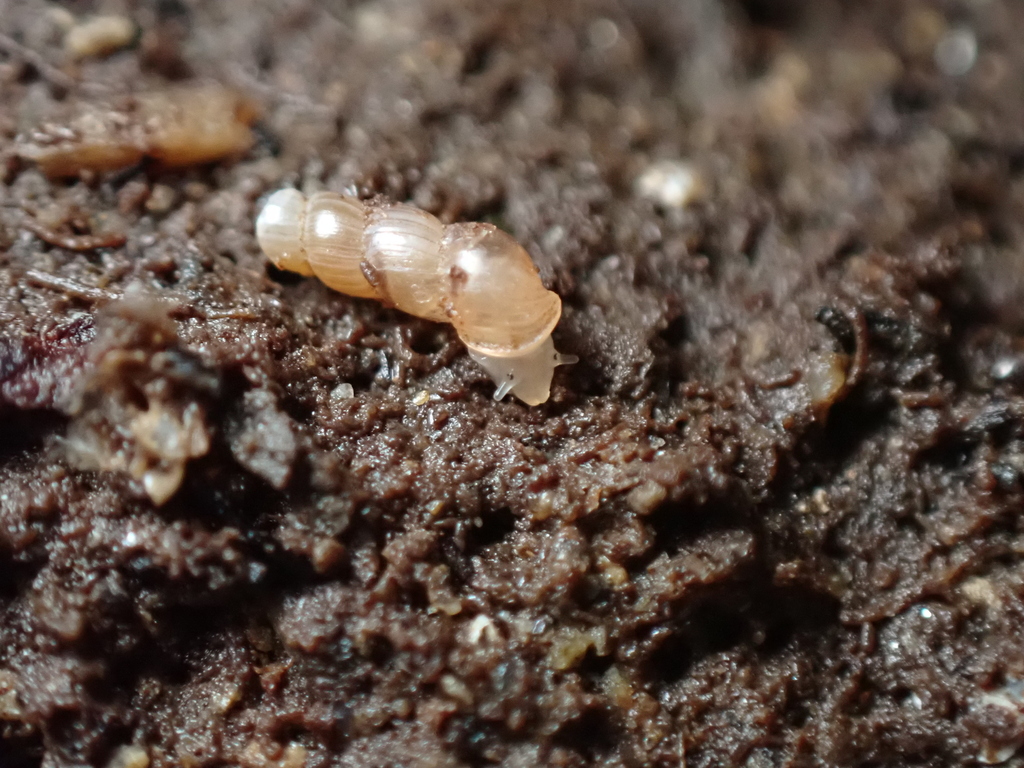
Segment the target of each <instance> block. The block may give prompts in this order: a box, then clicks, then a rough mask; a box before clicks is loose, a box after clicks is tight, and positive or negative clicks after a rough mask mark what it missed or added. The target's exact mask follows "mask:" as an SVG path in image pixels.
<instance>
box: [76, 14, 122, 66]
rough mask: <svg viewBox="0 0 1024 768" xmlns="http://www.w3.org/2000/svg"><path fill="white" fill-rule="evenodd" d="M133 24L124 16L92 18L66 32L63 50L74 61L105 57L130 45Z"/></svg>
mask: <svg viewBox="0 0 1024 768" xmlns="http://www.w3.org/2000/svg"><path fill="white" fill-rule="evenodd" d="M135 32H136V27H135V22H134V21H132V20H131V19H129V18H127V17H125V16H93V17H92V18H90V19H86V20H85V21H83V22H81V23H80V24H76V25H75V26H73V27H72V28H71V29H69V30H68V32H67V34H66V35H65V36H64V50H66V51H67V52H68V53H69V54H71V56H72V58H75V59H86V58H90V57H96V56H106V55H107V54H110V53H113V52H114V51H118V50H120V49H121V48H124V47H126V46H128V45H129V44H131V42H132V40H134V39H135Z"/></svg>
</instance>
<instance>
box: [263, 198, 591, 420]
mask: <svg viewBox="0 0 1024 768" xmlns="http://www.w3.org/2000/svg"><path fill="white" fill-rule="evenodd" d="M256 238H257V240H258V241H259V244H260V247H261V248H262V249H263V252H264V253H265V254H266V255H267V257H268V258H269V259H270V260H271V261H272V262H273V263H274V264H275V265H276V266H277V267H279V268H280V269H285V270H289V271H292V272H298V273H300V274H303V275H315V276H316V277H318V278H319V279H320V280H321V281H322V282H323V283H325V284H326V285H327V286H328V287H330V288H333V289H334V290H336V291H340V292H341V293H344V294H347V295H349V296H357V297H361V298H370V299H376V300H378V301H381V302H384V303H385V304H387V305H389V306H394V307H397V308H398V309H401V310H402V311H404V312H408V313H409V314H410V315H415V316H416V317H422V318H425V319H427V320H433V321H435V322H440V323H451V324H452V326H454V328H455V332H456V333H457V334H458V336H459V338H460V339H461V340H462V342H463V343H464V344H465V345H466V348H467V349H468V350H469V354H470V357H472V358H473V360H475V361H476V362H477V363H478V364H479V365H480V367H482V368H483V369H484V370H485V371H486V372H487V374H488V375H489V376H490V377H491V378H492V379H493V380H494V383H495V384H497V385H498V388H497V390H496V391H495V393H494V399H495V400H501V399H502V398H503V397H504V396H505V395H506V394H508V393H509V392H511V393H512V394H514V395H515V396H516V397H518V398H519V399H520V400H522V401H523V402H524V403H527V404H528V405H538V404H540V403H543V402H545V401H546V400H547V399H548V396H549V395H550V391H551V378H552V376H553V375H554V369H555V368H556V367H557V366H559V365H567V364H569V363H575V362H576V361H577V360H578V358H577V357H576V356H575V355H563V354H560V353H559V352H557V351H556V350H555V346H554V343H553V342H552V341H551V332H552V330H554V328H555V326H556V325H557V324H558V320H559V318H560V317H561V315H562V300H561V299H560V298H559V297H558V294H556V293H554V292H553V291H549V290H547V289H546V288H545V287H544V285H543V284H542V283H541V281H540V276H539V274H538V272H537V267H536V266H535V265H534V263H533V261H532V260H531V259H530V256H529V254H527V252H526V251H525V250H524V249H523V247H522V246H521V245H519V243H517V242H516V241H515V240H514V239H513V238H512V237H511V236H510V235H508V234H506V233H505V232H503V231H501V230H500V229H498V228H497V227H495V226H493V225H492V224H480V223H459V224H448V225H444V224H442V223H441V222H440V221H439V220H438V219H437V218H436V217H435V216H432V215H431V214H429V213H427V212H426V211H423V210H420V209H419V208H416V207H414V206H411V205H406V204H403V203H396V204H391V203H387V202H382V203H377V202H373V203H370V204H366V203H364V202H362V201H361V200H359V199H357V198H354V197H349V196H347V195H339V194H335V193H333V192H318V193H316V194H314V195H312V196H310V197H309V199H307V198H306V197H305V196H304V195H303V194H302V193H300V192H298V191H297V190H294V189H281V190H278V191H277V192H275V193H274V194H272V195H271V196H270V198H269V199H268V200H267V204H266V205H265V206H264V207H263V210H262V211H261V212H260V215H259V216H258V217H257V219H256Z"/></svg>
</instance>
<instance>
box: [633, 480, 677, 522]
mask: <svg viewBox="0 0 1024 768" xmlns="http://www.w3.org/2000/svg"><path fill="white" fill-rule="evenodd" d="M667 495H668V491H667V490H666V489H665V486H663V485H661V484H660V483H656V482H654V481H653V480H644V481H643V482H642V483H640V485H638V486H636V487H635V488H634V489H633V490H631V491H630V492H629V493H628V494H626V503H627V504H629V506H630V507H631V508H632V510H633V511H634V512H636V513H637V514H638V515H649V514H651V512H653V511H654V510H655V509H656V508H657V507H658V505H659V504H661V502H663V501H664V500H665V497H666V496H667Z"/></svg>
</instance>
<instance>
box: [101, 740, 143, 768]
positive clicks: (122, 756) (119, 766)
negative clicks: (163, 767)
mask: <svg viewBox="0 0 1024 768" xmlns="http://www.w3.org/2000/svg"><path fill="white" fill-rule="evenodd" d="M107 768H149V754H148V753H147V752H146V750H145V749H143V748H142V747H137V746H135V745H128V746H124V747H121V748H120V749H118V750H117V752H115V753H114V756H113V757H112V758H111V759H110V762H109V763H107Z"/></svg>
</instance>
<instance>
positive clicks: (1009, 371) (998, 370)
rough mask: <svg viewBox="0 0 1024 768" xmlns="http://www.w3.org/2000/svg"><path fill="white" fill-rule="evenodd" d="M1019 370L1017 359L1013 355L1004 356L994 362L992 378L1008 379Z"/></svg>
mask: <svg viewBox="0 0 1024 768" xmlns="http://www.w3.org/2000/svg"><path fill="white" fill-rule="evenodd" d="M1016 372H1017V360H1015V359H1014V358H1012V357H1002V358H1000V359H998V360H996V362H995V363H993V364H992V378H994V379H999V380H1002V379H1008V378H1010V377H1011V376H1013V375H1014V374H1015V373H1016Z"/></svg>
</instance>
